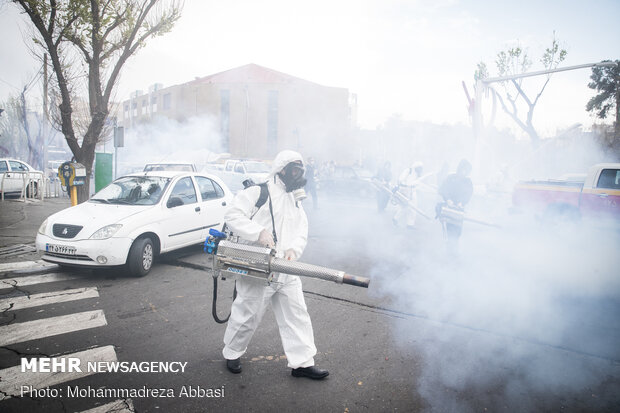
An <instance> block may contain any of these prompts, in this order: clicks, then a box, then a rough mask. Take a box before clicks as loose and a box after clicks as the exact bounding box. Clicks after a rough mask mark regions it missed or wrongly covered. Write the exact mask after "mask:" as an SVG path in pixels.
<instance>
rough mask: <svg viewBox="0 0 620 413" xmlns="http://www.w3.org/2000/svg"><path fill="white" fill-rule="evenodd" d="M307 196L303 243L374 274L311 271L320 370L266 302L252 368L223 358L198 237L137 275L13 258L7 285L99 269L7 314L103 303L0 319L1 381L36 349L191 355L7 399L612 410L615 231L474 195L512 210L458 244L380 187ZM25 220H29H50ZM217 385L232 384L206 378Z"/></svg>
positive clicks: (176, 407)
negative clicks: (43, 333)
mask: <svg viewBox="0 0 620 413" xmlns="http://www.w3.org/2000/svg"><path fill="white" fill-rule="evenodd" d="M421 204H422V205H423V206H424V207H429V206H430V205H431V204H432V202H431V201H430V200H425V199H421ZM481 205H482V206H481ZM37 207H38V206H37ZM307 208H308V216H309V221H310V237H309V242H308V247H307V249H306V252H305V253H304V256H303V257H302V261H304V262H310V263H314V264H319V265H323V266H327V267H331V268H337V269H341V270H344V271H346V272H350V273H353V274H356V275H361V276H366V277H370V278H371V284H370V288H368V289H362V288H357V287H352V286H343V285H337V284H333V283H329V282H325V281H320V280H313V279H304V280H303V282H304V291H305V298H306V303H307V305H308V310H309V312H310V315H311V317H312V320H313V326H314V332H315V341H316V346H317V349H318V354H317V356H316V362H317V364H318V365H319V366H320V367H323V368H326V369H328V370H329V371H330V376H329V377H328V378H327V379H326V380H323V381H311V380H308V379H303V378H301V379H300V378H293V377H291V375H290V369H288V368H287V367H286V360H285V357H284V354H283V352H282V346H281V343H280V339H279V336H278V332H277V326H276V323H275V320H274V318H273V315H272V313H271V312H267V314H266V316H265V318H264V320H263V322H262V324H261V326H260V327H259V329H258V330H257V332H256V334H255V336H254V338H253V340H252V342H251V344H250V348H249V349H248V352H247V353H246V355H245V356H244V357H243V358H242V363H243V368H244V370H243V372H242V373H241V374H239V375H232V374H230V373H229V372H228V371H227V370H226V368H225V365H224V362H223V360H222V357H221V348H222V337H223V334H224V329H225V326H224V325H219V324H217V323H215V322H214V321H213V319H212V317H211V299H212V279H211V276H210V274H209V272H208V271H206V270H205V268H207V267H208V265H209V261H208V257H207V256H206V255H204V253H203V252H202V251H201V250H200V249H199V248H190V249H186V250H183V251H180V252H177V253H174V254H169V255H167V256H165V257H162V259H160V260H159V262H158V264H157V265H156V266H155V267H154V269H153V270H152V272H151V273H150V274H149V275H148V276H146V277H144V278H140V279H136V278H130V277H128V276H126V275H125V274H124V273H123V271H118V270H116V271H110V272H106V273H93V272H92V271H87V270H86V271H76V272H71V273H60V275H61V276H65V277H70V279H64V280H56V281H50V282H37V283H35V284H30V285H26V286H17V287H15V286H13V284H15V282H13V281H9V280H18V281H19V280H21V281H24V280H25V279H26V278H28V277H33V276H36V274H30V273H21V274H15V273H5V274H4V275H2V276H1V277H3V279H4V280H3V281H4V285H5V286H6V287H7V288H4V289H2V290H0V294H2V297H0V299H4V298H7V299H9V300H11V299H12V298H13V297H20V296H24V295H27V296H30V297H34V296H35V295H36V294H42V293H54V292H63V291H64V292H67V291H70V290H75V289H79V288H85V289H86V288H92V287H94V288H96V291H97V296H95V297H91V298H84V299H79V300H74V301H67V302H62V303H58V302H57V303H54V304H48V305H41V306H37V307H30V308H22V309H15V308H10V309H5V310H3V312H2V318H1V319H0V321H1V324H2V326H0V327H10V326H12V325H16V324H20V323H26V322H33V321H36V320H43V324H42V326H47V325H51V324H52V321H53V319H54V317H61V316H67V317H72V316H74V315H75V314H82V313H87V312H88V314H90V318H91V320H89V322H92V321H96V320H101V318H102V316H103V317H104V318H105V324H102V325H97V326H92V327H90V328H86V329H79V330H76V331H73V332H67V333H62V334H57V335H53V336H47V337H43V338H33V339H27V340H21V341H20V340H18V341H17V342H12V341H15V340H17V339H15V340H11V339H6V338H2V337H0V339H4V340H5V341H6V342H7V343H4V344H3V345H2V346H0V377H1V378H2V381H0V385H2V382H6V380H7V377H8V376H7V375H6V372H7V371H8V369H11V368H14V367H15V366H18V365H19V364H20V361H21V358H22V357H24V356H25V355H31V356H38V357H46V356H54V355H67V354H72V353H75V352H80V351H88V350H93V349H99V348H108V346H110V348H111V349H113V351H114V353H115V354H116V357H117V359H118V360H119V361H126V362H144V361H157V362H183V363H187V364H186V369H185V371H184V372H183V373H98V374H93V375H90V376H87V377H81V378H77V379H74V380H71V381H65V382H62V383H59V384H56V385H53V386H51V388H52V389H58V390H63V391H64V394H63V395H62V397H47V396H45V395H39V397H31V396H28V395H26V396H24V397H12V398H8V399H5V400H2V401H0V410H2V411H7V412H12V411H15V412H31V411H32V412H39V411H41V412H43V411H45V412H64V411H86V410H88V409H92V408H95V407H97V406H104V405H106V404H107V403H112V402H114V401H115V400H121V404H120V406H121V407H122V408H125V409H126V410H124V411H137V412H144V411H170V412H192V411H196V412H198V411H201V412H202V411H222V412H224V411H226V412H228V411H277V410H280V411H303V412H306V411H308V412H310V411H312V412H314V411H330V412H331V411H341V412H358V411H371V412H375V411H407V412H409V411H441V412H443V411H458V412H462V411H609V412H612V411H617V408H618V406H620V346H619V345H618V343H620V318H619V317H618V315H619V314H620V288H619V285H620V280H619V279H618V277H617V268H618V264H620V262H619V259H620V258H619V257H618V254H617V251H618V245H620V243H619V240H620V238H619V236H618V233H616V232H613V231H612V232H610V231H605V230H604V229H603V230H601V229H593V228H590V227H588V228H560V229H556V230H554V231H547V230H544V229H542V228H539V227H537V226H536V225H526V224H524V222H523V221H518V220H515V219H513V217H509V216H507V215H505V214H503V209H502V210H501V211H500V212H497V211H496V210H493V209H491V208H488V202H486V203H482V202H481V203H479V204H476V202H474V203H473V205H472V207H471V212H472V213H484V214H485V216H486V217H488V218H493V220H495V221H497V222H500V223H501V224H502V225H503V227H502V229H496V228H491V227H483V226H474V225H471V226H466V227H465V231H464V234H463V237H462V239H461V241H460V245H459V249H458V252H457V253H449V252H448V251H446V248H445V242H444V241H443V238H442V234H441V229H440V226H439V224H438V223H437V222H436V221H426V220H424V219H422V218H421V217H418V222H417V228H416V229H415V230H413V231H412V230H407V229H404V228H400V227H394V226H393V224H392V222H391V217H392V213H393V211H392V210H391V209H392V208H393V207H392V206H390V207H389V209H388V211H386V213H384V214H378V213H376V211H375V207H374V204H373V200H372V199H367V200H362V201H360V200H353V199H350V198H339V197H332V198H327V199H324V198H323V199H321V203H320V209H319V210H318V211H314V210H312V209H311V207H310V206H308V207H307ZM5 211H8V210H5V209H3V210H2V215H3V216H4V215H8V214H9V212H6V214H5ZM5 218H6V216H5ZM27 221H30V222H29V223H28V226H27V228H28V231H30V230H31V229H32V228H35V229H34V230H35V231H36V228H37V227H38V224H40V222H39V223H37V222H36V221H37V219H30V220H27ZM11 225H13V224H11ZM11 225H7V226H3V231H4V230H5V228H8V226H11ZM18 227H19V226H15V225H13V227H12V230H15V231H16V233H19V231H20V230H19V228H18ZM9 229H10V228H9ZM18 235H19V234H17V235H15V237H16V241H20V242H21V241H25V240H26V238H24V239H21V238H20V239H17V238H18ZM26 258H28V255H27V254H26V255H24V256H22V257H21V258H20V259H26ZM53 274H54V273H53V272H52V273H50V274H48V275H49V276H52V275H53ZM7 283H8V284H7ZM88 291H90V290H88ZM231 293H232V282H230V281H226V282H223V283H220V294H219V305H218V310H219V314H220V316H224V315H226V314H227V311H228V310H229V308H230V296H231ZM95 313H96V314H95ZM93 314H95V315H96V317H95V315H93ZM46 320H47V321H46ZM80 323H81V321H80V322H78V321H64V322H63V325H64V326H66V325H71V324H75V325H76V326H77V325H78V324H80ZM45 328H46V327H41V328H40V330H45ZM76 328H77V327H76ZM7 331H9V330H4V331H3V332H7ZM11 331H12V330H11ZM7 337H8V335H7ZM26 338H28V337H26ZM35 374H38V375H39V376H35V377H37V378H39V377H47V376H49V374H46V373H35ZM17 377H20V375H19V374H18V375H17ZM21 377H23V376H21ZM67 386H70V387H75V386H77V387H78V388H80V389H87V388H89V387H90V388H92V389H100V388H105V389H143V388H147V389H166V390H167V389H171V390H172V392H173V394H174V397H166V398H160V397H131V398H129V399H130V400H127V398H122V397H107V398H106V397H94V398H93V397H70V396H69V395H68V394H67ZM183 389H185V390H186V391H188V392H189V393H191V391H192V389H193V390H194V391H196V392H198V391H200V389H202V390H203V391H204V394H205V396H204V397H200V396H199V395H198V394H197V393H196V394H190V395H188V396H185V395H183V394H182V393H181V392H182V390H183ZM215 390H218V391H222V392H221V393H219V394H220V395H219V396H217V397H216V396H214V397H207V396H206V394H207V393H209V391H210V392H211V393H210V394H211V395H212V396H213V394H215ZM111 409H112V408H111V407H105V408H103V411H108V410H111Z"/></svg>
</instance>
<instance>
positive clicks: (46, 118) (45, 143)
mask: <svg viewBox="0 0 620 413" xmlns="http://www.w3.org/2000/svg"><path fill="white" fill-rule="evenodd" d="M47 88H48V85H47V53H44V54H43V128H42V129H43V132H42V135H43V167H42V168H41V170H43V172H45V170H46V169H47V156H48V149H49V148H48V145H49V142H48V140H47V131H48V128H47V126H48V123H49V111H48V108H47V93H48V89H47Z"/></svg>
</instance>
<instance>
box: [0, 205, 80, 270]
mask: <svg viewBox="0 0 620 413" xmlns="http://www.w3.org/2000/svg"><path fill="white" fill-rule="evenodd" d="M70 206H71V200H70V199H69V198H45V199H44V200H43V201H40V200H34V201H30V200H29V201H28V202H23V201H21V200H19V199H5V200H4V201H2V202H0V272H5V271H9V270H10V269H7V268H8V267H7V266H6V265H3V264H2V263H16V262H23V261H38V260H39V255H38V254H37V253H36V251H35V247H34V241H35V238H36V236H37V230H38V229H39V226H41V223H42V222H43V221H44V220H45V219H46V218H47V217H48V216H50V215H52V214H53V213H55V212H58V211H60V210H62V209H65V208H69V207H70ZM15 269H16V268H15Z"/></svg>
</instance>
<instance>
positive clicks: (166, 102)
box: [162, 93, 172, 110]
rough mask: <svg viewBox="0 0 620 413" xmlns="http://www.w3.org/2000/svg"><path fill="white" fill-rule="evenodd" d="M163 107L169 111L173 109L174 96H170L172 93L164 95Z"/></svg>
mask: <svg viewBox="0 0 620 413" xmlns="http://www.w3.org/2000/svg"><path fill="white" fill-rule="evenodd" d="M162 106H163V109H164V110H168V109H170V108H171V107H172V96H170V93H166V94H165V95H164V101H163V104H162Z"/></svg>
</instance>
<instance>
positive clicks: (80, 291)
mask: <svg viewBox="0 0 620 413" xmlns="http://www.w3.org/2000/svg"><path fill="white" fill-rule="evenodd" d="M95 297H99V292H98V291H97V287H85V288H75V289H73V290H63V291H52V292H49V293H41V294H32V295H29V296H20V297H11V298H4V299H2V300H0V311H6V310H12V311H13V310H21V309H24V308H32V307H38V306H41V305H48V304H57V303H66V302H68V301H76V300H83V299H85V298H95Z"/></svg>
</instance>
